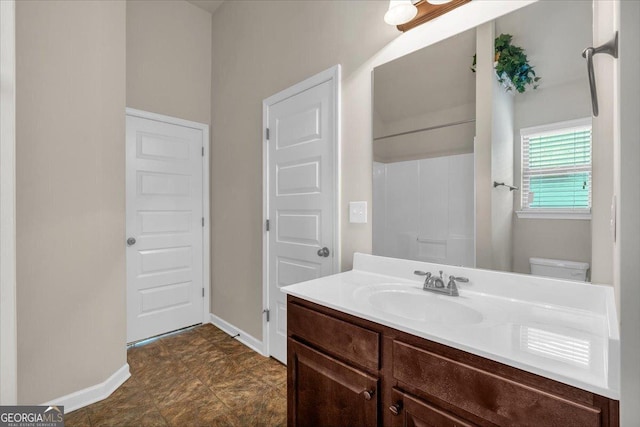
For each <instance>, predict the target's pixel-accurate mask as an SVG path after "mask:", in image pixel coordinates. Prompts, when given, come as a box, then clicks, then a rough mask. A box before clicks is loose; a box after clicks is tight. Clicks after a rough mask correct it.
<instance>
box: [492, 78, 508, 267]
mask: <svg viewBox="0 0 640 427" xmlns="http://www.w3.org/2000/svg"><path fill="white" fill-rule="evenodd" d="M493 74H495V73H493ZM491 81H492V82H493V103H492V104H493V105H492V106H493V108H492V110H493V111H492V114H493V115H492V117H491V243H492V244H491V249H492V251H493V269H495V270H501V271H511V270H512V268H513V196H514V192H513V191H509V190H508V189H507V188H506V187H494V186H493V183H494V182H504V183H506V184H507V185H514V184H513V115H514V108H513V104H514V94H513V92H506V91H505V90H504V87H503V86H502V84H501V83H500V82H498V79H496V78H495V77H494V75H492V76H491Z"/></svg>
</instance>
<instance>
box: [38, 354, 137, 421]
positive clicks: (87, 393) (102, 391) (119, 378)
mask: <svg viewBox="0 0 640 427" xmlns="http://www.w3.org/2000/svg"><path fill="white" fill-rule="evenodd" d="M130 376H131V374H130V373H129V364H127V363H125V364H124V366H122V367H121V368H120V369H118V370H117V371H116V372H114V373H113V375H111V376H110V377H109V378H107V379H106V380H104V381H103V382H101V383H100V384H96V385H93V386H91V387H87V388H85V389H82V390H78V391H76V392H74V393H71V394H67V395H66V396H62V397H59V398H57V399H53V400H50V401H49V402H46V403H43V404H42V406H45V405H46V406H50V405H62V406H64V412H65V414H68V413H69V412H71V411H75V410H76V409H80V408H83V407H85V406H88V405H91V404H92V403H96V402H99V401H101V400H104V399H106V398H107V397H109V396H110V395H111V393H113V392H114V391H116V389H117V388H118V387H120V386H121V385H122V384H123V383H124V382H125V381H126V380H127V379H129V377H130Z"/></svg>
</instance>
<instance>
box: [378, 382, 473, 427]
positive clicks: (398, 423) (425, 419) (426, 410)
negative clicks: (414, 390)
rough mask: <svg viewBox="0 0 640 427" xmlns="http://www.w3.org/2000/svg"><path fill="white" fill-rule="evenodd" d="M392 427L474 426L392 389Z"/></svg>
mask: <svg viewBox="0 0 640 427" xmlns="http://www.w3.org/2000/svg"><path fill="white" fill-rule="evenodd" d="M392 400H393V404H392V407H391V408H390V410H391V409H393V407H395V408H396V409H395V412H393V417H392V424H391V426H392V427H431V426H433V427H436V426H437V427H475V424H473V423H471V422H469V421H466V420H463V419H462V418H458V417H457V416H455V415H453V414H452V413H450V412H447V411H445V410H443V409H441V408H438V407H437V406H434V405H432V404H430V403H428V402H425V401H424V400H421V399H417V398H415V397H414V396H411V395H410V394H407V393H403V392H401V391H400V390H397V389H393V393H392Z"/></svg>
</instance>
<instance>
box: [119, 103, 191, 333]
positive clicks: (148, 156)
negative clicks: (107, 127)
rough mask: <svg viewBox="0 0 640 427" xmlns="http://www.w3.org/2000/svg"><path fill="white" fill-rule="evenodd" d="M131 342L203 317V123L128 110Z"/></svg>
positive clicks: (128, 293) (128, 269)
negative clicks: (153, 117) (156, 117)
mask: <svg viewBox="0 0 640 427" xmlns="http://www.w3.org/2000/svg"><path fill="white" fill-rule="evenodd" d="M126 145H127V146H126V151H127V154H126V165H127V166H126V168H127V171H126V194H127V196H126V197H127V202H126V203H127V208H126V215H127V220H126V228H127V342H133V341H138V340H141V339H144V338H148V337H151V336H154V335H158V334H162V333H165V332H169V331H172V330H176V329H180V328H183V327H186V326H190V325H194V324H197V323H201V322H202V318H203V301H204V292H203V290H204V287H203V224H204V220H203V194H202V193H203V192H202V189H203V181H202V177H203V156H202V153H203V131H202V130H200V129H194V128H190V127H185V126H179V125H175V124H169V123H164V122H161V121H157V120H150V119H146V118H140V117H133V116H130V115H128V116H127V132H126Z"/></svg>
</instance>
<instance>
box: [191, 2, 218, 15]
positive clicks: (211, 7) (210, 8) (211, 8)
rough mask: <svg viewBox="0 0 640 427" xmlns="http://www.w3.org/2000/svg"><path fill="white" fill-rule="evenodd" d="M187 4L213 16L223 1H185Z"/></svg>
mask: <svg viewBox="0 0 640 427" xmlns="http://www.w3.org/2000/svg"><path fill="white" fill-rule="evenodd" d="M187 1H188V2H189V3H191V4H193V5H195V6H198V7H199V8H200V9H204V10H206V11H207V12H209V13H211V14H213V13H215V11H216V10H218V8H219V7H220V5H221V4H222V3H224V0H187Z"/></svg>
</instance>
